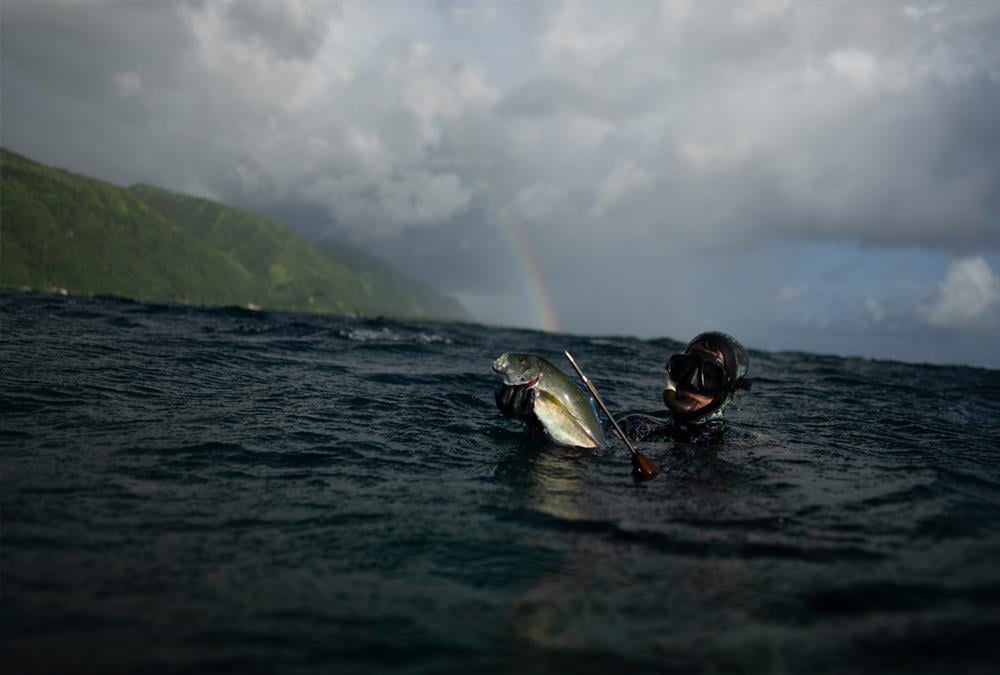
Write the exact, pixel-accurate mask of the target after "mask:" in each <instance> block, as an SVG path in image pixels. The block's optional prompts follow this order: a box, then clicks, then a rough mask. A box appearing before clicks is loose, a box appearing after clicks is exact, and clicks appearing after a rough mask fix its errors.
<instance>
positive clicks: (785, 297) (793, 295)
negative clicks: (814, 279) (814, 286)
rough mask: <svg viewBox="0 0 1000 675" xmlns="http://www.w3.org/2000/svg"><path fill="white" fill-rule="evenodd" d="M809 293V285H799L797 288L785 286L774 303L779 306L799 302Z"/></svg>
mask: <svg viewBox="0 0 1000 675" xmlns="http://www.w3.org/2000/svg"><path fill="white" fill-rule="evenodd" d="M808 292H809V284H805V283H803V284H798V285H795V286H785V287H784V288H782V289H781V292H780V293H778V295H777V296H776V297H775V298H774V301H775V302H776V303H778V304H785V303H788V302H791V301H793V300H798V299H799V298H801V297H803V296H804V295H805V294H806V293H808Z"/></svg>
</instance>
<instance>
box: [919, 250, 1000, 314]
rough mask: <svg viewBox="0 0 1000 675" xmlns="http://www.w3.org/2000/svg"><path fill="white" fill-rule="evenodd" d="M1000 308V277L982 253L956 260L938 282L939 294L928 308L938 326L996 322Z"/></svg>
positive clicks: (926, 311)
mask: <svg viewBox="0 0 1000 675" xmlns="http://www.w3.org/2000/svg"><path fill="white" fill-rule="evenodd" d="M998 309H1000V277H997V276H996V275H994V274H993V270H992V269H990V266H989V264H987V262H986V261H985V260H984V259H983V258H982V257H980V256H975V257H971V258H963V259H961V260H956V261H954V262H952V263H951V264H950V265H949V266H948V270H947V272H945V275H944V278H943V279H942V280H941V281H939V282H938V287H937V295H936V297H935V298H934V300H933V302H932V303H931V304H930V305H928V306H926V307H924V309H923V316H924V319H925V320H926V321H927V322H928V323H931V324H934V325H936V326H946V327H951V328H962V327H967V326H974V325H980V324H984V323H988V322H991V321H995V320H996V319H997V310H998Z"/></svg>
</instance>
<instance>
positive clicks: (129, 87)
mask: <svg viewBox="0 0 1000 675" xmlns="http://www.w3.org/2000/svg"><path fill="white" fill-rule="evenodd" d="M115 85H116V86H117V87H118V95H119V96H121V97H122V98H128V97H130V96H136V95H137V94H141V93H142V77H141V76H140V75H139V73H136V72H132V71H124V72H121V73H118V74H117V75H115Z"/></svg>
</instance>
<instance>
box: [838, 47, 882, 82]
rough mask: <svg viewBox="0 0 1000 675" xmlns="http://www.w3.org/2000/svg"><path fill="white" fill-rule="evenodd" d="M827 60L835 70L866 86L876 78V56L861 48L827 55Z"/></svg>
mask: <svg viewBox="0 0 1000 675" xmlns="http://www.w3.org/2000/svg"><path fill="white" fill-rule="evenodd" d="M826 62H827V63H828V64H829V66H830V67H831V68H832V69H833V72H835V73H837V75H840V76H842V77H845V78H847V79H849V80H851V81H852V82H854V83H855V84H858V85H862V86H866V85H870V84H872V82H873V81H874V80H875V75H876V72H877V64H876V62H875V57H874V56H872V55H871V54H869V53H867V52H864V51H862V50H860V49H846V50H841V51H837V52H834V53H832V54H830V55H829V56H828V57H827V59H826Z"/></svg>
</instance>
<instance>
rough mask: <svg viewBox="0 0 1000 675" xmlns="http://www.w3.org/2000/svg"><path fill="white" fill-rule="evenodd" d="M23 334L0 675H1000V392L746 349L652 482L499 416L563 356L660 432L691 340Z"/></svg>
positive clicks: (963, 378) (99, 315) (134, 331)
mask: <svg viewBox="0 0 1000 675" xmlns="http://www.w3.org/2000/svg"><path fill="white" fill-rule="evenodd" d="M0 321H2V324H0V331H2V332H0V336H2V337H0V458H2V494H0V509H2V511H0V517H2V521H0V528H2V529H0V622H2V623H0V648H2V656H3V660H2V664H0V666H2V670H3V672H4V673H11V674H13V673H19V672H39V673H41V672H100V673H119V672H121V673H145V672H176V671H208V672H241V673H242V672H290V673H298V672H317V673H329V672H337V673H354V672H356V673H363V672H401V673H439V672H441V673H443V672H516V673H541V672H567V673H609V672H633V673H639V672H696V673H697V672H704V673H729V672H763V673H806V672H810V673H815V672H822V673H849V672H948V673H987V672H997V664H998V662H1000V423H998V418H1000V372H997V371H990V370H984V369H977V368H965V367H937V366H928V365H909V364H903V363H895V362H889V361H871V360H863V359H856V358H838V357H833V356H814V355H809V354H804V353H788V352H784V353H764V352H752V353H751V354H752V358H753V365H752V372H751V375H752V376H753V378H754V388H753V391H751V392H750V393H749V394H743V395H741V397H740V398H738V399H737V401H736V403H734V404H733V405H732V406H731V407H730V408H729V410H728V418H729V421H730V436H729V439H728V441H727V442H726V443H725V444H724V445H723V446H721V447H719V448H717V449H699V448H696V447H693V446H687V445H683V444H669V445H648V446H643V447H641V448H640V449H641V450H642V451H643V452H644V453H645V454H646V455H647V456H649V457H650V458H652V459H653V460H654V461H656V462H657V463H658V464H659V465H660V466H661V467H662V468H663V470H664V473H663V475H661V476H660V477H659V478H657V479H656V480H654V481H652V482H649V483H644V484H640V485H636V484H635V483H633V481H632V480H631V478H630V465H629V461H628V458H627V451H626V450H625V448H624V447H623V446H622V445H621V443H620V442H618V441H615V444H614V445H613V446H612V447H611V448H610V449H608V450H602V451H587V450H567V449H559V448H555V447H551V446H550V445H548V444H546V443H545V442H543V441H542V440H540V439H538V438H533V437H531V436H529V435H528V434H527V433H525V431H524V430H523V429H522V428H521V427H520V426H519V424H518V423H517V422H514V421H511V420H507V419H504V418H502V417H501V416H500V415H499V413H498V412H497V410H496V409H495V407H494V403H493V390H494V388H495V387H496V384H497V380H496V378H495V376H494V375H493V374H492V372H491V370H490V365H491V362H492V360H493V359H494V358H495V357H496V356H497V355H498V354H499V353H501V352H503V351H508V350H509V351H526V352H533V353H537V354H540V355H542V356H545V357H547V358H549V359H550V360H552V361H553V362H554V363H556V364H557V365H559V366H560V367H563V368H564V370H566V371H569V370H570V369H569V368H568V367H567V365H566V363H565V361H564V360H563V359H562V356H561V350H563V349H569V350H570V351H572V352H573V353H574V355H575V356H576V357H577V359H578V360H579V361H580V363H581V365H582V366H583V368H584V369H585V370H586V372H587V373H588V375H589V376H590V377H591V379H593V380H594V382H595V384H596V385H597V386H598V388H599V389H600V390H601V392H602V393H603V394H604V395H605V398H606V399H607V400H608V404H609V405H610V406H611V407H612V408H613V409H614V410H616V411H621V412H626V411H648V412H655V411H657V410H659V409H660V408H661V406H662V404H661V403H660V391H661V388H662V384H663V376H664V373H663V363H664V362H665V360H666V358H667V356H668V355H669V354H670V353H671V352H672V351H673V350H675V349H677V348H678V347H680V345H679V344H678V343H676V342H673V341H671V340H666V339H664V340H652V341H643V340H638V339H634V338H627V337H621V338H618V337H612V338H588V337H579V336H565V335H551V334H544V333H539V332H533V331H525V330H508V329H497V328H488V327H483V326H477V325H465V324H451V323H421V322H398V321H388V320H360V319H354V320H351V319H346V318H336V317H320V316H307V315H296V314H286V313H273V312H267V311H265V312H251V311H244V310H240V309H198V308H190V307H182V306H168V305H156V304H142V303H136V302H129V301H123V300H116V299H111V298H74V297H70V298H64V297H54V296H43V295H34V294H24V293H15V292H3V293H0ZM722 328H724V327H722ZM677 337H687V336H677Z"/></svg>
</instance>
